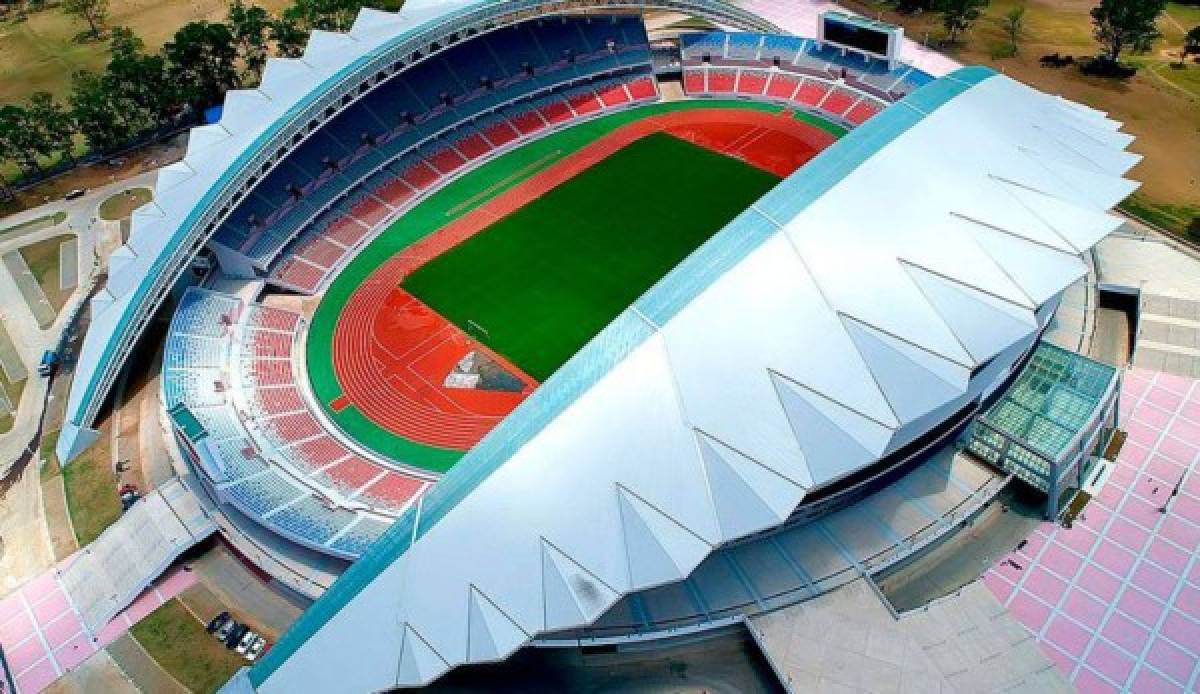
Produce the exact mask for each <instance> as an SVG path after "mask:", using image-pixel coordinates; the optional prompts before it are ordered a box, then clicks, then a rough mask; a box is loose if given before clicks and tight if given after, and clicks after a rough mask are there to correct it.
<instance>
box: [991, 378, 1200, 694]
mask: <svg viewBox="0 0 1200 694" xmlns="http://www.w3.org/2000/svg"><path fill="white" fill-rule="evenodd" d="M1121 397H1122V402H1121V408H1122V421H1123V427H1124V428H1125V429H1126V430H1127V431H1128V433H1129V438H1128V440H1127V441H1126V443H1125V446H1124V448H1123V449H1122V450H1121V453H1120V455H1119V456H1118V459H1117V463H1116V465H1115V466H1114V468H1113V470H1112V472H1111V474H1110V475H1109V477H1108V479H1107V481H1105V482H1104V484H1103V487H1102V488H1101V490H1100V493H1099V494H1098V495H1097V497H1096V498H1095V499H1093V500H1092V501H1091V502H1090V503H1089V504H1088V505H1087V506H1086V507H1085V508H1084V510H1083V513H1082V514H1081V516H1080V517H1079V518H1077V519H1076V521H1075V524H1074V526H1073V527H1072V528H1069V529H1068V528H1063V527H1060V526H1058V525H1056V524H1054V523H1043V524H1041V525H1040V526H1039V527H1038V528H1037V530H1036V531H1035V532H1034V533H1033V534H1032V535H1031V536H1030V537H1029V538H1028V540H1027V542H1026V543H1025V544H1024V546H1023V547H1021V548H1020V549H1019V550H1017V551H1015V552H1013V553H1011V554H1010V555H1008V556H1006V557H1004V558H1003V559H1002V560H1001V561H1000V562H999V563H998V564H996V565H995V566H994V567H993V568H991V569H990V570H989V571H988V572H987V574H986V575H985V576H984V581H985V583H986V584H987V586H988V587H989V588H990V589H991V591H992V592H993V593H994V594H995V595H996V597H997V598H998V599H1000V600H1001V602H1003V603H1004V604H1005V606H1007V607H1008V609H1009V610H1010V611H1011V612H1012V613H1013V614H1014V615H1015V616H1016V617H1017V619H1019V620H1020V621H1021V622H1022V623H1023V624H1024V625H1025V626H1026V627H1028V628H1029V629H1030V630H1031V631H1032V632H1033V633H1034V634H1035V635H1036V636H1037V639H1038V641H1039V642H1040V643H1041V645H1042V648H1043V649H1044V650H1045V652H1046V653H1047V655H1049V656H1050V657H1051V658H1052V659H1053V660H1054V661H1055V662H1056V663H1057V664H1058V666H1059V669H1060V670H1061V671H1062V672H1063V673H1064V674H1066V675H1067V676H1068V677H1069V678H1070V679H1071V681H1072V683H1073V684H1074V685H1075V686H1076V687H1077V688H1078V689H1079V690H1080V691H1081V692H1117V691H1132V692H1146V693H1148V694H1149V693H1153V694H1164V693H1166V692H1185V691H1187V692H1194V691H1196V690H1197V687H1198V686H1200V562H1198V561H1197V551H1198V550H1200V473H1198V472H1197V469H1196V468H1197V464H1198V463H1197V461H1198V457H1200V448H1198V446H1200V381H1196V380H1191V379H1185V378H1181V377H1177V376H1173V375H1169V374H1163V373H1155V372H1151V371H1144V370H1139V369H1134V370H1132V371H1128V372H1126V374H1125V379H1124V383H1123V386H1122V392H1121ZM1176 492H1177V493H1176Z"/></svg>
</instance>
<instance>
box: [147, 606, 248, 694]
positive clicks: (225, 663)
mask: <svg viewBox="0 0 1200 694" xmlns="http://www.w3.org/2000/svg"><path fill="white" fill-rule="evenodd" d="M129 631H130V633H131V634H133V638H135V639H137V641H138V643H140V644H141V645H142V648H145V649H146V652H147V653H149V654H150V657H152V658H154V660H155V661H156V662H157V663H158V664H159V665H161V666H162V668H163V669H164V670H166V671H167V672H169V673H171V676H172V677H174V678H175V679H177V680H179V682H180V684H182V685H183V686H185V687H187V688H188V689H189V690H191V691H193V692H197V694H207V693H208V692H215V691H217V690H218V689H220V688H221V686H222V685H224V684H225V683H226V682H227V681H229V678H230V677H232V676H233V673H235V672H237V671H238V668H240V667H241V666H242V665H244V664H245V661H243V660H242V658H241V657H240V656H238V654H237V653H234V652H233V651H231V650H229V649H227V648H225V646H223V645H222V644H220V643H219V642H218V641H217V640H216V639H214V638H213V637H212V636H210V635H209V634H208V633H207V632H206V631H204V625H203V624H201V623H200V621H199V620H197V619H196V617H195V616H194V615H193V614H192V613H191V612H189V611H188V610H187V608H186V607H184V606H183V603H181V602H179V599H178V598H174V599H171V600H168V601H167V602H165V603H163V606H162V607H160V608H158V609H157V610H155V611H153V612H151V613H150V614H149V615H147V616H146V617H145V618H144V619H142V621H140V622H138V623H137V624H135V625H133V627H132V628H131V629H130V630H129Z"/></svg>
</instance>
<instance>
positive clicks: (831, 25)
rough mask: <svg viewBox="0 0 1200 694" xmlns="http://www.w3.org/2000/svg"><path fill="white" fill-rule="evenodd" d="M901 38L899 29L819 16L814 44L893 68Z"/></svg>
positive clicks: (843, 16) (836, 15)
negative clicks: (857, 55) (871, 59)
mask: <svg viewBox="0 0 1200 694" xmlns="http://www.w3.org/2000/svg"><path fill="white" fill-rule="evenodd" d="M903 38H904V29H903V28H902V27H898V26H895V25H893V24H887V23H885V22H877V21H875V20H872V19H868V18H866V17H856V16H853V15H848V14H843V13H841V12H834V11H826V12H822V13H821V16H820V20H819V21H818V22H817V40H818V41H820V42H821V43H828V44H832V45H834V46H837V47H838V48H842V49H845V50H849V51H854V52H856V53H863V54H865V55H869V56H871V57H872V58H878V59H880V60H886V61H888V62H889V63H890V64H892V65H893V66H894V65H895V63H896V62H898V61H899V59H900V43H901V40H902V39H903Z"/></svg>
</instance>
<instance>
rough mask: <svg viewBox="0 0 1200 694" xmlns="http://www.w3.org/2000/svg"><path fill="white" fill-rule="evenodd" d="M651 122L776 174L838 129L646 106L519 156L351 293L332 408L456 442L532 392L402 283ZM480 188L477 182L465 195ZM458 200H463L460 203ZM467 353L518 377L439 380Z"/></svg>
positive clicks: (411, 435)
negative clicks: (490, 187)
mask: <svg viewBox="0 0 1200 694" xmlns="http://www.w3.org/2000/svg"><path fill="white" fill-rule="evenodd" d="M655 133H667V134H670V135H673V136H675V137H676V138H678V139H679V140H684V141H686V142H689V143H691V144H693V145H696V146H699V147H702V148H704V149H707V150H711V151H715V152H719V153H721V154H724V155H726V156H730V157H734V158H737V159H740V160H741V161H743V162H744V163H746V164H749V165H751V166H753V167H755V168H757V169H760V170H762V171H764V172H767V173H769V174H770V175H771V176H772V177H773V178H780V177H782V176H786V175H787V174H790V173H791V172H792V171H794V170H795V169H796V168H798V167H799V166H800V165H802V164H803V163H804V162H806V161H807V160H808V159H810V158H811V157H812V156H814V155H815V154H816V153H817V152H819V151H820V150H822V149H824V148H825V147H826V146H828V145H829V144H831V143H832V142H833V141H834V139H836V138H835V136H834V135H832V134H830V133H829V132H827V131H826V130H823V129H821V128H818V127H815V126H813V125H812V124H810V123H806V122H804V121H802V120H798V119H796V118H794V117H793V115H792V114H791V113H790V112H787V111H783V112H778V113H772V112H766V111H755V110H742V109H725V108H713V109H696V110H686V111H678V112H670V113H663V114H657V115H652V116H649V117H646V118H644V119H641V120H637V121H634V122H632V123H628V124H626V125H623V126H621V127H618V128H617V129H615V130H613V131H611V132H609V133H607V134H605V135H602V136H601V137H599V138H597V139H596V140H594V141H592V142H590V143H589V144H587V145H584V146H583V147H581V148H579V149H577V150H576V151H574V152H572V153H570V154H568V155H566V156H564V157H562V158H561V159H559V160H558V161H557V162H555V163H554V164H552V165H550V166H548V167H546V168H544V169H543V170H541V171H538V172H537V173H534V174H533V175H531V176H529V177H528V178H525V180H523V181H520V182H518V183H515V184H511V180H512V178H513V177H514V176H517V175H519V174H520V173H521V171H528V170H530V169H534V168H537V166H539V165H541V164H543V162H544V160H545V159H546V157H542V158H540V159H539V160H536V161H534V162H532V163H531V164H528V165H526V166H525V167H522V170H521V171H518V172H514V173H513V174H512V175H510V176H508V177H506V178H505V179H503V180H502V181H500V182H499V183H497V184H496V186H494V187H500V186H502V185H507V186H508V187H507V188H506V189H505V190H504V191H503V192H501V193H499V194H498V195H496V196H495V197H492V198H491V199H490V200H488V201H487V202H484V203H482V204H480V205H478V206H476V207H474V208H473V209H471V210H470V211H468V212H466V213H465V214H462V215H461V216H459V217H458V218H457V219H455V220H453V221H451V222H449V223H448V224H445V225H444V226H442V227H441V228H440V229H438V230H436V231H434V232H433V233H431V234H428V235H427V236H425V237H424V238H422V239H420V240H418V241H416V242H414V243H412V244H411V245H409V246H408V247H407V248H405V249H403V250H402V251H400V252H398V253H396V254H395V255H393V256H392V257H391V258H390V259H388V260H387V261H385V262H384V263H382V264H381V265H379V266H378V267H377V268H376V269H375V270H374V271H372V272H371V273H370V275H369V276H368V277H367V278H366V280H365V281H363V282H362V283H361V284H360V285H359V286H358V287H357V288H356V289H355V290H354V291H353V292H352V293H351V294H350V296H349V297H348V299H347V301H346V302H345V303H344V305H343V307H342V310H341V313H340V316H339V320H338V321H337V323H336V326H335V328H334V333H333V340H332V349H331V358H332V362H333V369H334V372H335V374H336V377H337V381H338V383H339V384H340V385H341V387H342V389H343V390H342V392H341V393H338V394H336V396H335V397H332V398H330V399H329V402H328V403H327V404H328V405H329V406H330V407H331V408H332V409H334V410H335V412H336V413H337V414H341V413H342V412H344V411H345V410H348V409H349V410H355V411H357V414H358V415H361V416H363V417H365V418H366V419H368V420H369V421H371V422H373V423H374V424H375V425H376V426H378V427H381V428H383V429H385V430H386V431H388V432H390V433H392V434H394V435H396V436H399V437H402V438H404V439H406V440H408V441H410V442H413V443H417V444H421V445H426V446H433V447H439V448H443V449H452V450H460V451H461V450H467V449H469V448H470V447H471V446H473V445H474V444H475V443H477V442H478V440H479V439H480V438H482V437H483V436H484V435H485V434H486V433H487V432H488V431H490V430H491V428H493V427H494V426H495V425H496V424H498V423H499V421H500V420H501V419H502V418H503V417H504V416H506V415H507V414H508V412H510V411H511V410H512V409H514V408H515V407H516V406H517V405H519V404H520V402H521V401H522V400H524V398H525V397H527V396H528V395H529V393H531V392H532V391H533V389H534V388H535V387H536V386H537V381H536V380H535V379H534V378H533V377H531V376H529V375H528V374H526V373H524V372H523V371H522V370H521V369H520V368H519V366H518V365H516V364H513V363H512V362H510V361H508V360H506V359H505V358H504V357H503V356H501V355H500V354H497V353H496V352H495V351H493V350H492V349H490V348H489V347H487V346H486V345H484V344H482V343H481V342H480V341H479V340H477V339H476V338H475V337H472V336H471V335H468V334H467V333H466V332H464V331H463V330H462V329H461V328H460V327H459V326H458V325H455V324H454V323H453V322H451V321H450V320H448V319H446V318H445V317H442V316H441V315H439V314H438V313H437V312H436V311H434V310H433V309H431V308H429V307H428V306H427V305H425V304H424V303H423V302H421V301H420V300H419V299H418V298H416V297H414V296H412V295H411V294H410V293H409V292H407V291H405V290H404V289H402V288H401V287H400V285H401V284H402V283H403V282H404V280H405V278H406V277H408V276H409V275H410V274H412V273H413V272H414V271H416V270H417V269H419V268H421V267H423V266H424V265H425V264H426V263H428V262H429V261H430V260H432V259H434V258H437V257H439V256H441V255H442V254H444V253H446V252H447V251H449V250H450V249H453V248H455V247H456V246H458V245H460V244H462V243H463V242H464V241H466V240H468V239H470V238H472V237H473V236H475V235H476V234H478V233H480V232H481V231H483V230H485V229H487V228H489V227H491V226H492V225H493V224H495V223H496V222H497V221H499V220H502V219H504V218H506V217H508V216H509V215H511V214H513V213H514V212H516V211H518V210H520V209H522V208H524V207H525V206H526V205H528V204H529V203H531V202H532V201H534V200H537V199H538V198H540V197H542V196H543V195H546V194H547V193H548V192H550V191H551V190H554V189H555V188H557V187H559V186H560V185H562V184H563V183H565V182H567V181H570V180H572V179H574V178H576V177H577V176H579V175H580V174H581V173H583V172H584V171H587V170H588V169H591V168H592V167H593V166H595V165H596V164H598V163H599V162H602V161H604V160H606V159H608V158H609V157H611V156H612V155H614V154H615V153H616V152H619V151H621V150H623V149H625V148H626V147H627V146H628V145H630V144H631V143H633V142H636V141H638V140H641V139H643V138H646V137H647V136H649V135H652V134H655ZM759 175H760V176H761V174H759ZM486 193H487V191H481V193H480V194H479V195H476V196H472V197H471V198H470V200H478V199H480V198H482V197H485V196H486ZM455 207H456V208H457V209H462V208H463V207H465V203H459V205H457V206H455ZM485 339H486V338H485ZM472 352H474V353H476V354H477V355H483V356H485V357H486V358H488V359H490V360H491V361H492V362H494V363H496V364H499V365H500V366H501V367H502V368H503V369H504V370H505V371H506V372H507V373H508V374H510V375H511V376H513V377H515V378H516V379H518V380H519V381H520V382H521V383H522V384H523V385H524V387H523V388H521V389H520V390H517V391H507V392H494V391H493V392H489V391H472V390H464V389H451V388H447V387H445V386H444V385H443V379H444V377H445V375H446V373H448V372H449V370H450V369H451V368H453V365H454V364H455V363H456V362H457V361H458V360H459V359H461V358H462V357H464V356H466V355H468V354H470V353H472ZM335 402H336V406H334V405H333V403H335Z"/></svg>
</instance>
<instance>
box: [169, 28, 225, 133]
mask: <svg viewBox="0 0 1200 694" xmlns="http://www.w3.org/2000/svg"><path fill="white" fill-rule="evenodd" d="M163 56H164V57H165V58H166V60H167V77H168V79H169V80H170V81H171V84H172V85H173V86H174V88H175V90H176V93H177V94H178V95H179V99H180V101H181V102H183V103H185V104H187V105H189V106H191V107H192V109H194V110H195V111H203V110H204V109H206V108H208V107H209V106H212V105H213V104H215V103H217V102H218V101H220V100H221V97H223V96H224V95H225V92H226V91H228V90H230V89H233V88H234V87H236V86H238V84H239V83H240V82H239V79H238V72H237V66H236V64H235V63H236V61H237V47H236V46H235V45H234V38H233V32H232V31H230V29H229V27H228V26H226V25H224V24H220V23H215V22H190V23H188V24H185V25H183V28H181V29H180V30H179V31H177V32H175V36H174V37H173V38H172V39H171V40H170V41H168V42H167V43H166V45H164V46H163Z"/></svg>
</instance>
